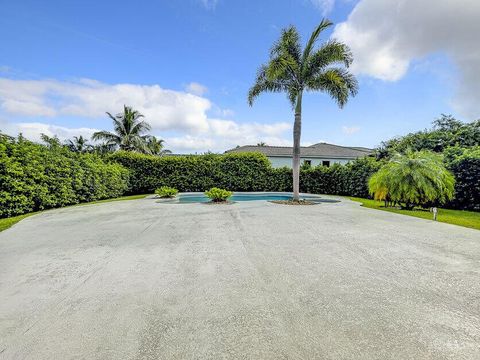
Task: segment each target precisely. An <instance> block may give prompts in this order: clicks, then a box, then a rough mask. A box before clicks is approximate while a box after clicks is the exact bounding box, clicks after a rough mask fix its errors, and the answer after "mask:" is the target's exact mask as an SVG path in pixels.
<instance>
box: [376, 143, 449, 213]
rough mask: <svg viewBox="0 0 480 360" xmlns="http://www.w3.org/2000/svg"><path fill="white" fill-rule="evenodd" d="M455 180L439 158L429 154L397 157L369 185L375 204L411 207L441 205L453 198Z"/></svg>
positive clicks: (411, 154) (420, 152)
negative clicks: (382, 203)
mask: <svg viewBox="0 0 480 360" xmlns="http://www.w3.org/2000/svg"><path fill="white" fill-rule="evenodd" d="M454 186H455V178H454V177H453V175H452V174H451V173H450V172H449V171H448V170H447V169H446V168H445V166H444V165H443V162H442V156H441V155H438V154H435V153H433V152H430V151H425V150H423V151H418V152H411V151H409V152H407V154H405V155H401V154H396V155H394V156H393V158H392V159H391V160H390V161H389V162H388V163H387V164H385V165H384V166H382V168H381V169H380V170H379V171H378V172H376V173H375V174H373V175H372V177H371V178H370V180H369V182H368V188H369V191H370V194H372V195H373V196H374V198H375V200H382V201H385V205H388V203H391V202H393V203H398V204H401V205H402V207H403V208H405V209H408V210H411V209H413V207H414V206H426V205H429V204H435V203H439V204H444V203H445V202H446V201H448V200H451V199H452V198H453V194H454Z"/></svg>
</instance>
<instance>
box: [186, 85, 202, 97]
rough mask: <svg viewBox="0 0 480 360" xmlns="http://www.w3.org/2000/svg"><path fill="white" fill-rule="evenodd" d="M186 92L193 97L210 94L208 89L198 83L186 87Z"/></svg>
mask: <svg viewBox="0 0 480 360" xmlns="http://www.w3.org/2000/svg"><path fill="white" fill-rule="evenodd" d="M185 91H186V92H188V93H190V94H193V95H198V96H202V95H205V94H206V93H207V92H208V88H207V87H206V86H204V85H202V84H199V83H197V82H191V83H189V84H187V85H186V86H185Z"/></svg>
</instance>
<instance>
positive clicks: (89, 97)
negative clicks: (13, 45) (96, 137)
mask: <svg viewBox="0 0 480 360" xmlns="http://www.w3.org/2000/svg"><path fill="white" fill-rule="evenodd" d="M124 104H126V105H130V106H133V107H134V108H135V109H137V110H139V111H140V112H141V113H142V114H144V115H145V116H146V117H147V118H148V121H149V122H150V124H151V125H152V127H153V128H155V129H157V130H167V129H168V130H188V131H206V130H208V122H207V115H206V112H207V110H209V109H210V108H211V106H212V104H211V102H210V101H209V100H208V99H206V98H203V97H200V96H196V95H192V94H187V93H184V92H180V91H174V90H167V89H163V88H161V87H160V86H158V85H136V84H114V85H110V84H105V83H102V82H99V81H95V80H91V79H81V80H79V81H70V82H66V81H63V82H62V81H57V80H12V79H6V78H0V108H1V109H2V110H4V111H5V112H7V113H10V114H17V115H28V116H46V117H56V116H65V115H67V116H81V117H91V118H100V117H104V116H105V111H109V112H113V113H115V112H117V111H119V110H120V109H122V108H123V105H124Z"/></svg>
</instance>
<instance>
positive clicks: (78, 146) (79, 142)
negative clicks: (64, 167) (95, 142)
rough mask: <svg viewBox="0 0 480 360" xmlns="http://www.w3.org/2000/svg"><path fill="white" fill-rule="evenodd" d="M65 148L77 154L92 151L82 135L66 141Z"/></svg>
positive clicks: (91, 147)
mask: <svg viewBox="0 0 480 360" xmlns="http://www.w3.org/2000/svg"><path fill="white" fill-rule="evenodd" d="M67 146H68V148H69V149H70V150H71V151H73V152H79V153H84V152H88V151H91V150H92V149H93V146H92V145H90V144H88V139H86V138H84V137H83V136H82V135H80V136H74V137H73V139H72V140H68V141H67Z"/></svg>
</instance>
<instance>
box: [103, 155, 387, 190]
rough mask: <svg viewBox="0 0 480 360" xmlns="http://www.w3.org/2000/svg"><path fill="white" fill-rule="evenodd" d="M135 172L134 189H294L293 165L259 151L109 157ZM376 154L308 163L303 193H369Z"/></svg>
mask: <svg viewBox="0 0 480 360" xmlns="http://www.w3.org/2000/svg"><path fill="white" fill-rule="evenodd" d="M110 158H111V159H112V160H114V161H117V162H119V163H120V164H122V165H123V166H125V167H126V168H128V169H130V171H131V181H130V188H129V192H130V193H132V194H135V193H149V192H153V191H154V190H155V189H156V188H159V187H161V186H171V187H174V188H176V189H178V190H180V191H201V192H203V191H206V190H208V189H210V188H212V187H214V186H216V187H221V188H225V189H228V190H232V191H292V170H291V169H288V168H280V169H274V168H272V167H271V165H270V162H269V161H268V159H267V158H266V157H265V156H264V155H262V154H259V153H236V154H226V155H212V154H209V155H196V156H165V157H155V156H150V155H143V154H138V153H131V152H116V153H114V154H112V155H111V156H110ZM378 167H379V163H378V162H376V161H375V159H373V158H365V159H359V160H357V161H354V162H352V163H350V164H348V165H345V166H342V165H334V166H332V167H324V166H318V167H314V168H303V169H302V171H301V177H300V189H301V191H302V192H308V193H317V194H339V195H351V196H357V197H368V189H367V179H368V178H369V177H370V176H371V175H372V174H373V173H374V172H375V171H376V170H377V169H378Z"/></svg>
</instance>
